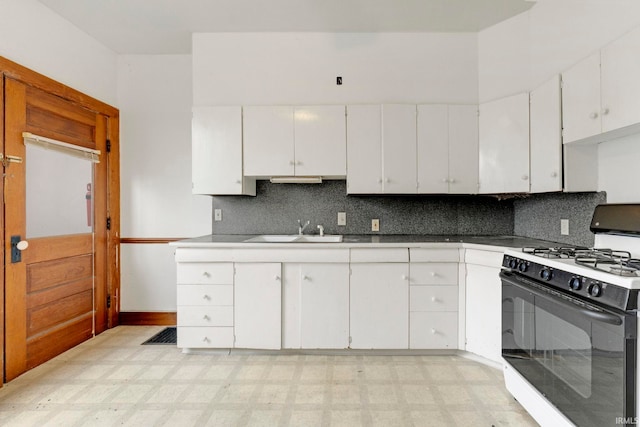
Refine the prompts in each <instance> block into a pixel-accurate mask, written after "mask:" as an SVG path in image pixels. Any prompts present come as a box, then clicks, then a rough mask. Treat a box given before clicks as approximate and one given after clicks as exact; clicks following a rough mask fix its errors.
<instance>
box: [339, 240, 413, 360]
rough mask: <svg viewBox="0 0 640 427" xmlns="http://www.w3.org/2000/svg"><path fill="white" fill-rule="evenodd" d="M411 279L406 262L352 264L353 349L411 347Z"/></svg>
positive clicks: (351, 308)
mask: <svg viewBox="0 0 640 427" xmlns="http://www.w3.org/2000/svg"><path fill="white" fill-rule="evenodd" d="M404 252H407V250H406V249H404ZM408 279H409V264H408V263H406V262H402V263H356V264H351V291H350V292H351V300H350V310H349V318H350V324H351V348H355V349H374V348H375V349H407V348H409V316H408V314H409V280H408Z"/></svg>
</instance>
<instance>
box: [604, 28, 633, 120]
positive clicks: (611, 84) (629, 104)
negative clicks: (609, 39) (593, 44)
mask: <svg viewBox="0 0 640 427" xmlns="http://www.w3.org/2000/svg"><path fill="white" fill-rule="evenodd" d="M601 62H602V65H601V73H602V76H601V79H602V80H601V82H602V110H601V114H602V131H603V132H608V131H611V130H615V129H620V128H623V127H625V126H629V125H633V124H636V123H640V78H638V76H640V28H639V29H636V30H634V31H632V32H630V33H629V34H627V35H625V36H623V37H620V38H619V39H617V40H615V41H614V42H613V43H610V44H608V45H607V46H605V47H604V48H603V49H602V51H601Z"/></svg>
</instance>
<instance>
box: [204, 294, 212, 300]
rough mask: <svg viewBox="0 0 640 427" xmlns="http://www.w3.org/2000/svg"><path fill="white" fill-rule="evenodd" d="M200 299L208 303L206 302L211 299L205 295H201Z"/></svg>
mask: <svg viewBox="0 0 640 427" xmlns="http://www.w3.org/2000/svg"><path fill="white" fill-rule="evenodd" d="M202 299H204V300H207V301H208V300H210V299H211V297H210V296H209V295H207V294H204V295H202Z"/></svg>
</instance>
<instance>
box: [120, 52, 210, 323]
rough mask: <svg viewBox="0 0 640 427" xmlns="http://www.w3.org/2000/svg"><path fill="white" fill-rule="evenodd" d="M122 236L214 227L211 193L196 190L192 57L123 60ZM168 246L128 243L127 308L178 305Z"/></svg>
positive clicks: (182, 233)
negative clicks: (193, 191)
mask: <svg viewBox="0 0 640 427" xmlns="http://www.w3.org/2000/svg"><path fill="white" fill-rule="evenodd" d="M118 104H119V105H120V115H121V126H120V139H121V147H120V153H121V160H120V164H121V178H120V179H121V189H120V194H121V221H122V225H121V232H122V236H123V237H195V236H199V235H204V234H210V233H211V197H209V196H194V195H192V194H191V104H192V100H191V56H190V55H121V56H120V57H119V58H118ZM175 277H176V275H175V263H174V262H173V249H171V248H170V247H169V246H168V245H153V244H151V245H134V244H129V245H127V244H123V245H122V279H121V291H122V296H121V310H122V311H175V309H176V296H175Z"/></svg>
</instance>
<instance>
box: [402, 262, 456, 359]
mask: <svg viewBox="0 0 640 427" xmlns="http://www.w3.org/2000/svg"><path fill="white" fill-rule="evenodd" d="M410 258H411V263H410V264H409V270H410V281H409V348H411V349H456V348H458V292H459V291H458V289H459V288H458V261H459V253H458V251H457V250H435V249H411V250H410ZM432 260H433V261H438V262H429V261H432ZM414 261H415V262H414Z"/></svg>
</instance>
